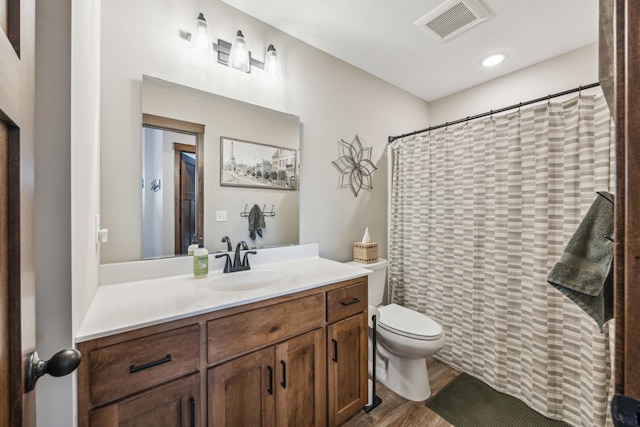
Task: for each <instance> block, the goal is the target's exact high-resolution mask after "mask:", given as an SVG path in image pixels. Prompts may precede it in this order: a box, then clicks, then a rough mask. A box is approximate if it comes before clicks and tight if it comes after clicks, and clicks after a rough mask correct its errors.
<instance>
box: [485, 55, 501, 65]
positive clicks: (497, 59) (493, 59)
mask: <svg viewBox="0 0 640 427" xmlns="http://www.w3.org/2000/svg"><path fill="white" fill-rule="evenodd" d="M504 58H505V56H504V55H502V54H498V55H491V56H489V57H487V58H485V59H484V61H482V65H484V66H485V67H493V66H494V65H498V64H499V63H501V62H502V61H504Z"/></svg>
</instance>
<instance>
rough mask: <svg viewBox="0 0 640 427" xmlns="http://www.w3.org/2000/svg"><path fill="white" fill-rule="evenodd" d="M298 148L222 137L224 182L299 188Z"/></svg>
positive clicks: (221, 152)
mask: <svg viewBox="0 0 640 427" xmlns="http://www.w3.org/2000/svg"><path fill="white" fill-rule="evenodd" d="M298 175H299V173H298V157H297V150H295V149H292V148H285V147H278V146H275V145H268V144H260V143H257V142H251V141H243V140H240V139H235V138H228V137H226V136H222V137H220V185H222V186H229V187H251V188H270V189H276V190H296V189H297V188H298Z"/></svg>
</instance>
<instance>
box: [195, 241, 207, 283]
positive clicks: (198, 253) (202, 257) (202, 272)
mask: <svg viewBox="0 0 640 427" xmlns="http://www.w3.org/2000/svg"><path fill="white" fill-rule="evenodd" d="M208 274H209V251H208V250H206V249H205V248H204V243H203V242H202V241H200V245H199V246H198V249H196V250H195V251H193V276H194V277H195V278H197V279H199V278H202V277H207V275H208Z"/></svg>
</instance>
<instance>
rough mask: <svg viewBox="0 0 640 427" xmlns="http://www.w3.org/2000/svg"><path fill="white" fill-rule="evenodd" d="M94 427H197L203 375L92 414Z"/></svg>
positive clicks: (134, 397)
mask: <svg viewBox="0 0 640 427" xmlns="http://www.w3.org/2000/svg"><path fill="white" fill-rule="evenodd" d="M90 418H91V421H90V424H91V426H93V427H125V426H132V427H133V426H135V427H164V426H166V427H195V426H200V425H202V424H201V423H200V375H199V374H192V375H189V376H187V377H185V378H182V379H179V380H175V381H172V382H170V383H168V384H164V385H161V386H159V387H156V388H153V389H151V390H149V391H145V392H143V393H140V394H137V395H134V396H132V397H129V398H126V399H124V400H121V401H119V402H117V403H114V404H111V405H107V406H105V407H102V408H100V409H96V410H94V411H92V412H91V415H90Z"/></svg>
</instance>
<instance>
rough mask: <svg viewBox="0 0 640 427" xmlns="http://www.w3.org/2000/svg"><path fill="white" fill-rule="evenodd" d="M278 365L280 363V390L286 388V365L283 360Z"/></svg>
mask: <svg viewBox="0 0 640 427" xmlns="http://www.w3.org/2000/svg"><path fill="white" fill-rule="evenodd" d="M280 363H282V382H281V383H280V385H281V386H282V388H287V364H286V363H285V361H284V360H281V361H280Z"/></svg>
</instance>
